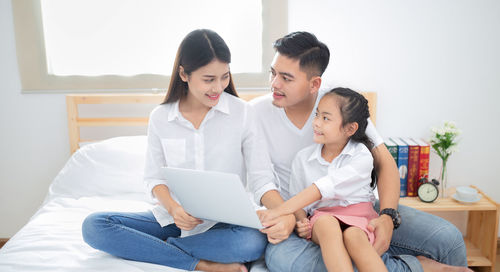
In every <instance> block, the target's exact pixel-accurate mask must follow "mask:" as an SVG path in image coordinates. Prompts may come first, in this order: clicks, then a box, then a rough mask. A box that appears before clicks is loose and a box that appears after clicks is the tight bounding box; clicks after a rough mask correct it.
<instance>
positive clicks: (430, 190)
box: [417, 183, 439, 202]
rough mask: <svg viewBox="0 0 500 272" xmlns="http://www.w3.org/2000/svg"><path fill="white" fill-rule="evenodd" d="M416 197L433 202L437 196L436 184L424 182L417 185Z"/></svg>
mask: <svg viewBox="0 0 500 272" xmlns="http://www.w3.org/2000/svg"><path fill="white" fill-rule="evenodd" d="M417 193H418V197H419V198H420V200H422V201H423V202H433V201H434V200H436V198H437V197H438V194H439V191H438V188H437V186H436V185H434V184H432V183H424V184H422V185H420V187H418V191H417Z"/></svg>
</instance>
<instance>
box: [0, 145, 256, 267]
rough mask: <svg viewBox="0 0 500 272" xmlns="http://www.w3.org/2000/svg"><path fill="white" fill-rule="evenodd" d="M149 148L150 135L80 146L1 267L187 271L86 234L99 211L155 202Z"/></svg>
mask: <svg viewBox="0 0 500 272" xmlns="http://www.w3.org/2000/svg"><path fill="white" fill-rule="evenodd" d="M145 147H146V137H145V136H133V137H118V138H113V139H109V140H106V141H102V142H99V143H95V144H90V145H86V146H84V147H82V148H81V149H80V150H78V151H77V152H76V153H75V154H74V155H73V156H72V157H71V158H70V159H69V161H68V162H67V163H66V165H65V166H64V168H63V169H62V170H61V171H60V172H59V174H58V175H57V177H56V178H55V179H54V181H53V182H52V183H51V185H50V188H49V192H48V194H47V197H46V199H45V201H44V204H43V205H42V206H41V207H40V209H39V210H38V211H37V213H36V214H35V215H34V216H33V217H32V218H31V219H30V220H29V222H28V223H27V224H26V225H25V226H24V227H23V228H22V229H21V230H20V231H19V232H18V233H16V234H15V235H14V237H12V238H11V239H10V240H9V241H8V242H7V243H6V244H5V245H4V247H3V248H2V249H0V271H2V272H10V271H16V272H17V271H71V272H77V271H181V270H178V269H174V268H169V267H165V266H160V265H155V264H149V263H142V262H134V261H127V260H124V259H121V258H116V257H113V256H111V255H109V254H107V253H104V252H101V251H98V250H95V249H93V248H92V247H90V246H89V245H87V244H86V243H85V242H84V241H83V238H82V233H81V225H82V222H83V220H84V219H85V217H86V216H87V215H88V214H90V213H92V212H94V211H145V210H148V209H149V208H150V207H151V206H152V205H153V203H152V202H151V200H150V199H148V198H147V194H146V192H145V191H144V189H143V188H144V187H143V183H142V172H143V166H144V156H145ZM257 267H262V264H260V266H257ZM257 267H256V269H257V270H258V268H257ZM256 269H253V268H252V271H254V270H256Z"/></svg>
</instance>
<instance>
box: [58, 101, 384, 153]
mask: <svg viewBox="0 0 500 272" xmlns="http://www.w3.org/2000/svg"><path fill="white" fill-rule="evenodd" d="M266 93H268V92H241V93H239V96H240V97H241V98H242V99H245V100H247V101H249V100H251V99H253V98H255V97H258V96H261V95H263V94H266ZM362 94H363V95H364V96H365V97H366V99H367V100H368V105H369V107H370V116H371V117H370V118H371V120H372V122H373V123H374V124H375V120H376V118H375V117H376V112H377V108H376V107H377V93H375V92H364V93H362ZM164 97H165V94H163V93H162V94H69V95H67V96H66V106H67V114H68V131H69V144H70V150H71V153H74V152H75V151H76V150H77V149H78V148H79V147H80V143H83V142H91V141H92V139H81V138H80V127H131V126H147V124H148V117H103V118H95V117H93V118H83V117H80V116H79V111H78V106H79V105H83V104H160V103H161V102H162V101H163V99H164Z"/></svg>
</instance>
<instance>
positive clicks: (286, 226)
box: [260, 190, 295, 244]
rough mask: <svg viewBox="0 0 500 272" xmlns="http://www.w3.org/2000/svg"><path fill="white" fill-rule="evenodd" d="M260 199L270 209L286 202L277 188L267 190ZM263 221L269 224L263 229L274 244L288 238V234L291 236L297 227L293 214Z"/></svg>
mask: <svg viewBox="0 0 500 272" xmlns="http://www.w3.org/2000/svg"><path fill="white" fill-rule="evenodd" d="M260 201H261V203H262V204H263V205H264V206H266V208H268V209H272V208H275V207H278V206H279V205H281V204H282V203H283V202H285V201H284V200H283V198H282V197H281V195H280V193H279V192H278V191H276V190H270V191H268V192H266V193H265V194H264V195H263V196H262V198H261V200H260ZM262 223H263V224H264V225H267V226H269V227H267V228H265V229H263V230H261V232H262V233H264V234H266V235H267V240H268V241H269V242H270V243H272V244H278V243H280V242H282V241H283V240H286V239H287V238H288V236H290V233H292V231H293V229H294V227H295V216H294V215H293V214H287V215H284V216H280V217H278V218H276V219H273V220H271V221H269V222H262Z"/></svg>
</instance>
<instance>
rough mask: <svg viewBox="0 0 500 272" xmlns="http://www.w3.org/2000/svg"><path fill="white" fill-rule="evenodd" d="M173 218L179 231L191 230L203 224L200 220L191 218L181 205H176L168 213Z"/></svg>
mask: <svg viewBox="0 0 500 272" xmlns="http://www.w3.org/2000/svg"><path fill="white" fill-rule="evenodd" d="M169 213H170V215H172V217H173V218H174V223H175V225H176V226H177V227H178V228H180V229H181V230H192V229H193V228H194V227H196V226H197V225H199V224H201V223H203V221H202V220H200V219H198V218H195V217H192V216H191V215H189V214H188V213H187V212H186V211H184V208H182V206H181V205H177V206H175V207H174V208H172V209H171V210H170V211H169Z"/></svg>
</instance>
